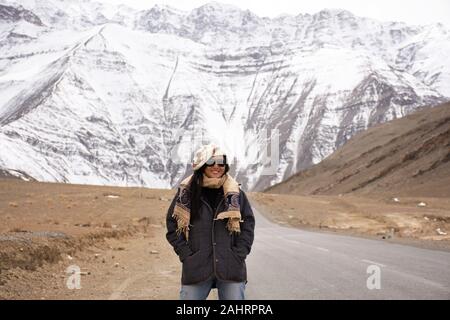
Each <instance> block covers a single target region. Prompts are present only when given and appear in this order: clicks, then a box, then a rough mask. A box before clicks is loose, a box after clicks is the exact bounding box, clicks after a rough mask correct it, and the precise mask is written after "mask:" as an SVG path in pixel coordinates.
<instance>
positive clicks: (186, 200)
mask: <svg viewBox="0 0 450 320" xmlns="http://www.w3.org/2000/svg"><path fill="white" fill-rule="evenodd" d="M192 176H193V175H190V176H189V177H187V178H186V179H184V180H183V181H182V182H181V184H180V186H179V188H178V189H179V193H178V198H177V200H176V204H175V209H174V211H173V214H172V216H173V217H174V218H175V220H176V221H177V233H178V234H181V232H183V233H184V235H185V237H186V240H189V223H190V218H191V193H190V185H191V180H192ZM221 186H223V193H224V196H225V199H226V209H225V211H223V212H220V213H219V214H218V215H217V217H216V218H215V219H214V220H221V219H228V222H227V229H228V231H229V232H230V234H231V233H233V232H236V233H240V232H241V228H240V225H239V223H240V222H241V209H240V199H239V184H238V183H237V182H236V180H234V179H233V177H231V176H230V175H228V173H227V174H225V175H223V176H222V177H221V178H209V177H207V176H206V175H205V174H203V187H206V188H220V187H221Z"/></svg>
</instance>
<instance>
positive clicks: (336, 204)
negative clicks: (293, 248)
mask: <svg viewBox="0 0 450 320" xmlns="http://www.w3.org/2000/svg"><path fill="white" fill-rule="evenodd" d="M248 195H249V199H250V201H251V202H252V204H253V206H255V207H256V208H259V209H260V211H261V213H263V214H264V215H265V216H266V217H267V218H268V219H269V220H271V221H273V222H275V223H278V224H281V225H286V226H291V227H295V228H301V229H306V230H312V231H319V232H337V233H341V234H347V235H353V236H360V237H365V238H372V239H380V240H384V241H389V242H393V243H401V244H406V245H413V246H418V247H423V248H427V249H437V250H445V251H450V199H449V198H431V197H401V198H391V197H386V196H373V197H370V198H369V197H356V196H349V195H342V196H322V195H321V196H296V195H281V194H270V193H257V192H255V193H253V192H251V193H249V194H248Z"/></svg>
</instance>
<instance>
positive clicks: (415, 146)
mask: <svg viewBox="0 0 450 320" xmlns="http://www.w3.org/2000/svg"><path fill="white" fill-rule="evenodd" d="M266 191H267V192H270V193H282V194H286V193H287V194H303V195H307V194H308V195H313V194H327V195H338V194H354V195H373V194H386V195H391V196H394V197H396V196H403V195H404V196H429V197H450V104H449V103H447V104H443V105H440V106H438V107H435V108H432V109H427V110H422V111H419V112H417V113H414V114H412V115H408V116H406V117H404V118H402V119H397V120H393V121H390V122H388V123H384V124H380V125H377V126H374V127H372V128H370V129H369V130H367V131H365V132H362V133H359V134H357V135H355V136H354V137H353V138H352V139H350V140H349V141H348V142H347V143H346V144H345V145H344V146H343V147H341V148H339V149H338V150H337V151H336V152H334V153H333V154H331V155H330V156H329V157H327V158H326V159H324V160H323V161H322V162H321V163H319V164H317V165H315V166H312V167H311V168H309V169H307V170H304V171H301V172H300V173H298V174H295V175H293V176H292V177H290V178H289V179H287V180H286V181H284V182H282V183H280V184H277V185H274V186H272V187H270V188H268V189H267V190H266Z"/></svg>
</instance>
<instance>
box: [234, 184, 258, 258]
mask: <svg viewBox="0 0 450 320" xmlns="http://www.w3.org/2000/svg"><path fill="white" fill-rule="evenodd" d="M240 198H241V219H242V220H244V221H243V222H242V223H241V233H240V234H239V235H237V236H236V241H235V247H234V251H235V252H236V254H237V255H238V256H240V257H241V258H242V259H243V260H244V259H245V258H246V257H247V255H248V254H249V253H250V251H251V248H252V244H253V239H254V237H255V233H254V231H255V216H254V215H253V211H252V207H251V205H250V202H249V201H248V198H247V195H246V194H245V192H244V191H242V190H241V196H240Z"/></svg>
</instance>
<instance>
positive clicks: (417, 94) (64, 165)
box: [0, 0, 450, 190]
mask: <svg viewBox="0 0 450 320" xmlns="http://www.w3.org/2000/svg"><path fill="white" fill-rule="evenodd" d="M0 4H1V5H0V150H1V152H0V169H3V170H5V171H11V172H20V173H22V174H26V175H27V176H29V177H31V178H34V179H36V180H38V181H58V182H68V183H83V184H85V183H86V184H106V185H120V186H148V187H155V188H170V187H173V186H175V185H177V183H179V182H180V180H181V179H182V178H183V177H184V176H186V174H188V173H189V171H190V160H191V158H192V157H191V156H192V152H193V151H194V150H195V149H196V148H197V147H198V146H199V144H201V143H202V142H208V141H215V142H217V143H219V144H221V145H222V146H223V147H224V148H225V149H227V150H228V152H229V158H231V159H235V162H234V164H233V166H232V167H233V170H232V174H234V175H235V176H236V177H237V179H238V180H239V181H240V182H241V183H242V184H243V187H244V188H245V189H248V190H262V189H264V188H266V187H268V186H270V185H273V184H275V183H278V182H281V181H283V180H285V179H286V178H287V177H289V176H291V175H292V174H294V173H296V172H298V171H300V170H303V169H305V168H308V167H310V166H311V165H313V164H317V163H319V162H320V161H321V160H322V159H324V158H325V157H327V156H328V155H330V154H332V153H333V152H334V151H335V150H336V149H337V148H338V147H340V146H342V145H344V144H345V143H346V142H347V140H349V139H350V138H351V137H352V136H353V135H354V134H356V133H358V132H360V131H364V130H366V129H367V128H369V127H372V126H374V125H377V124H379V123H383V122H386V121H389V120H392V119H395V118H401V117H403V116H405V115H407V114H410V113H412V112H415V111H417V110H420V109H422V108H424V107H427V106H433V105H436V104H438V103H441V102H445V101H448V100H449V99H450V90H449V87H448V86H446V85H445V84H446V83H448V81H449V77H450V60H449V59H450V58H449V57H448V55H446V54H445V53H446V52H448V51H450V33H449V30H448V29H447V28H445V27H444V26H443V25H440V24H437V25H429V26H408V25H405V24H403V23H396V22H378V21H375V20H371V19H368V18H363V17H357V16H354V15H353V14H351V13H350V12H348V11H344V10H323V11H320V12H318V13H317V14H314V15H309V14H299V15H296V16H288V15H286V16H280V17H277V18H274V19H269V18H263V17H258V16H256V15H254V14H253V13H251V12H249V11H244V10H240V9H239V8H236V7H233V6H229V5H224V4H220V3H215V2H212V3H209V4H206V5H204V6H201V7H199V8H196V9H194V10H192V11H191V12H183V11H179V10H176V9H173V8H170V7H167V6H155V7H153V8H152V9H150V10H144V11H137V10H134V9H131V8H128V7H126V6H123V5H122V6H112V5H105V4H99V3H96V2H93V1H88V0H83V1H75V0H64V1H61V0H42V1H37V0H23V1H17V2H16V1H4V0H2V1H0ZM271 136H272V137H275V138H276V139H278V143H276V141H277V140H276V139H275V140H274V142H273V143H272V146H274V147H275V148H274V149H273V150H274V151H275V150H276V152H274V153H273V158H274V159H272V160H270V159H269V160H267V159H265V157H264V152H263V150H264V149H270V147H269V146H268V145H267V139H268V138H269V137H271ZM277 153H278V154H277ZM270 164H271V165H272V169H273V170H269V171H267V167H268V166H269V165H270Z"/></svg>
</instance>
